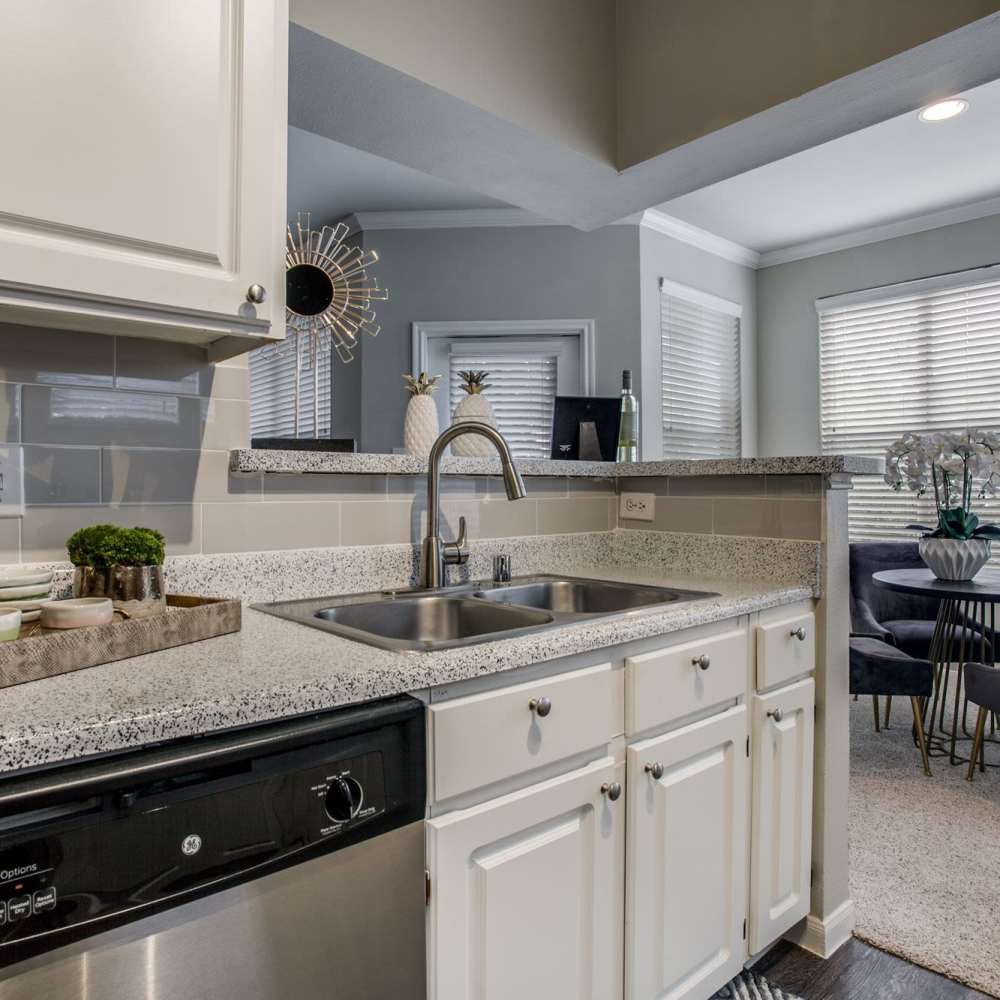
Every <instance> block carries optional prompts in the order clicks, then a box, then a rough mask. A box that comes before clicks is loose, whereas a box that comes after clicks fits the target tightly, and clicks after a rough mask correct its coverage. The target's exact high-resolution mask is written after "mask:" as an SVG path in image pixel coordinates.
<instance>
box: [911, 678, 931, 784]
mask: <svg viewBox="0 0 1000 1000" xmlns="http://www.w3.org/2000/svg"><path fill="white" fill-rule="evenodd" d="M910 707H911V708H912V709H913V728H914V729H916V731H917V745H918V746H919V747H920V756H921V757H922V758H923V761H924V774H926V775H927V777H928V778H929V777H930V776H931V761H930V757H929V756H928V754H927V737H926V736H925V735H924V709H923V706H922V705H921V704H920V699H919V698H915V697H914V698H910Z"/></svg>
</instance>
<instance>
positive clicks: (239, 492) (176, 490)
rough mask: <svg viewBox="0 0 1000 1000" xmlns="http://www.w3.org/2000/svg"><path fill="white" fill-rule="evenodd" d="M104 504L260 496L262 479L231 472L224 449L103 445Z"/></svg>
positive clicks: (183, 501)
mask: <svg viewBox="0 0 1000 1000" xmlns="http://www.w3.org/2000/svg"><path fill="white" fill-rule="evenodd" d="M101 482H102V496H101V499H102V500H103V501H104V503H196V502H199V501H202V500H206V501H224V500H238V501H244V502H245V501H248V500H255V499H259V498H260V495H261V486H260V477H257V476H234V475H231V474H230V472H229V452H228V451H196V450H194V449H186V450H172V449H168V448H104V449H102V472H101Z"/></svg>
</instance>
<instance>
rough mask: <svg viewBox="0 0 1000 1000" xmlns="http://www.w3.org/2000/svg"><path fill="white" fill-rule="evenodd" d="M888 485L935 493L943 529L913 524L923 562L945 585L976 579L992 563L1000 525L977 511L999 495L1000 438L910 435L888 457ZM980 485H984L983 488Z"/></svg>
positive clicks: (965, 433)
mask: <svg viewBox="0 0 1000 1000" xmlns="http://www.w3.org/2000/svg"><path fill="white" fill-rule="evenodd" d="M885 465H886V471H885V481H886V483H887V484H888V485H889V486H891V487H892V488H893V489H894V490H902V489H903V488H904V487H905V488H906V489H909V490H911V491H912V492H914V493H916V495H917V496H918V497H919V496H924V495H925V494H927V493H929V492H930V491H931V490H933V491H934V507H935V510H936V511H937V524H936V525H935V526H934V527H930V526H929V525H925V524H908V525H907V526H906V527H907V529H908V530H910V531H921V532H923V535H922V537H921V538H920V557H921V558H922V559H923V560H924V562H925V563H927V566H928V568H929V569H930V570H931V572H932V573H933V574H934V575H935V576H936V577H937V578H938V579H940V580H971V579H972V578H973V577H974V576H975V575H976V574H977V573H978V572H979V571H980V570H981V569H982V568H983V566H985V565H986V563H987V562H988V561H989V558H990V546H991V543H992V542H994V541H997V540H998V539H1000V526H998V525H996V524H984V523H983V522H981V521H980V520H979V517H978V515H976V514H974V513H973V511H972V502H973V495H974V494H975V495H976V496H977V497H978V498H979V499H980V500H985V499H987V498H990V497H993V496H995V495H996V493H997V486H998V479H1000V435H998V434H996V433H994V432H992V431H980V430H977V429H976V428H970V429H968V430H965V431H960V432H957V433H937V434H913V433H907V434H904V435H903V436H902V437H901V438H900V439H899V440H898V441H894V442H893V443H892V444H891V445H889V447H888V449H887V450H886V453H885ZM977 484H978V485H977Z"/></svg>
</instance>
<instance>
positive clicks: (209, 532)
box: [201, 502, 340, 553]
mask: <svg viewBox="0 0 1000 1000" xmlns="http://www.w3.org/2000/svg"><path fill="white" fill-rule="evenodd" d="M201 511H202V526H203V533H204V538H203V542H202V546H203V550H204V551H205V552H206V553H210V552H255V551H264V550H269V549H309V548H325V547H329V546H334V545H339V544H340V505H339V504H336V503H326V502H320V503H263V502H261V503H246V504H239V503H206V504H203V505H202V508H201Z"/></svg>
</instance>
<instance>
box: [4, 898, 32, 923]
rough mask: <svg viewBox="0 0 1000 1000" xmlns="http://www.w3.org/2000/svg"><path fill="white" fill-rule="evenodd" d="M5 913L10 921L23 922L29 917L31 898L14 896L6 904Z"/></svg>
mask: <svg viewBox="0 0 1000 1000" xmlns="http://www.w3.org/2000/svg"><path fill="white" fill-rule="evenodd" d="M7 911H8V912H9V913H10V919H11V920H23V919H24V918H25V917H30V916H31V897H30V896H15V897H14V898H13V899H12V900H10V901H9V902H8V903H7Z"/></svg>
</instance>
